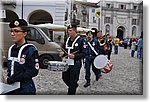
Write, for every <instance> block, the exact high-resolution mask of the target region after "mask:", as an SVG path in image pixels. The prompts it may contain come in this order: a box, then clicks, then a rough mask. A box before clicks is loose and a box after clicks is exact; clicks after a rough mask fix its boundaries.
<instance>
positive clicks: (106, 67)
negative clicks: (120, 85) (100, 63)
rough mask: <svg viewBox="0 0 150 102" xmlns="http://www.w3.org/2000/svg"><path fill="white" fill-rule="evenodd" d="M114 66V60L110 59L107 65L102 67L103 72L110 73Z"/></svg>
mask: <svg viewBox="0 0 150 102" xmlns="http://www.w3.org/2000/svg"><path fill="white" fill-rule="evenodd" d="M112 68H113V64H112V62H111V61H110V60H109V61H108V62H107V65H106V66H105V67H104V68H102V69H101V72H103V73H109V72H110V71H111V70H112Z"/></svg>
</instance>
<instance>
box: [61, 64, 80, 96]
mask: <svg viewBox="0 0 150 102" xmlns="http://www.w3.org/2000/svg"><path fill="white" fill-rule="evenodd" d="M80 69H81V62H77V63H75V65H74V66H72V65H71V66H69V69H68V70H67V71H66V72H63V73H62V79H63V81H64V82H65V84H66V85H67V86H68V95H75V93H76V88H77V87H78V83H77V82H78V80H79V74H80Z"/></svg>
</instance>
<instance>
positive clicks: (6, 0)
mask: <svg viewBox="0 0 150 102" xmlns="http://www.w3.org/2000/svg"><path fill="white" fill-rule="evenodd" d="M1 3H2V5H3V6H13V7H16V0H1Z"/></svg>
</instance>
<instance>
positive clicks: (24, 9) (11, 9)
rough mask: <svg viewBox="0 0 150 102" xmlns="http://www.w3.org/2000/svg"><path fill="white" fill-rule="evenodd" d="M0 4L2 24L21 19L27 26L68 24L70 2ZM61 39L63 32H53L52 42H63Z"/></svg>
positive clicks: (8, 0) (18, 0)
mask: <svg viewBox="0 0 150 102" xmlns="http://www.w3.org/2000/svg"><path fill="white" fill-rule="evenodd" d="M1 3H2V6H3V8H2V10H3V11H4V12H5V17H3V18H2V19H1V20H2V21H4V22H10V21H12V20H14V19H16V18H23V19H25V20H27V22H29V24H43V23H51V24H57V25H65V24H66V23H69V21H68V19H69V14H68V12H70V11H69V10H70V3H71V1H70V0H42V1H41V0H30V1H29V0H2V2H1ZM60 37H61V39H60ZM63 37H64V32H53V39H52V40H54V39H57V38H58V39H60V40H63ZM58 42H63V41H58Z"/></svg>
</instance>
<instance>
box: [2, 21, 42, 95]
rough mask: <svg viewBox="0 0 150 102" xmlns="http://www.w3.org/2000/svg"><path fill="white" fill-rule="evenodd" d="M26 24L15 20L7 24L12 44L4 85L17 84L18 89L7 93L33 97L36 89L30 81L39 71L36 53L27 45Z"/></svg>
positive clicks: (33, 47)
mask: <svg viewBox="0 0 150 102" xmlns="http://www.w3.org/2000/svg"><path fill="white" fill-rule="evenodd" d="M27 26H28V23H27V22H26V21H25V20H24V19H16V20H14V21H12V22H11V23H10V24H9V27H10V35H11V37H12V41H13V42H14V43H15V44H13V45H12V46H11V47H10V48H9V51H8V64H7V67H8V70H7V72H8V74H7V78H5V79H4V83H6V84H13V83H19V84H20V88H18V89H16V90H13V91H11V92H8V93H6V94H12V95H34V94H36V88H35V85H34V82H33V80H32V78H33V77H35V76H37V74H38V71H39V60H38V51H37V48H36V47H35V46H34V45H33V44H27V41H26V40H25V36H26V35H27Z"/></svg>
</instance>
